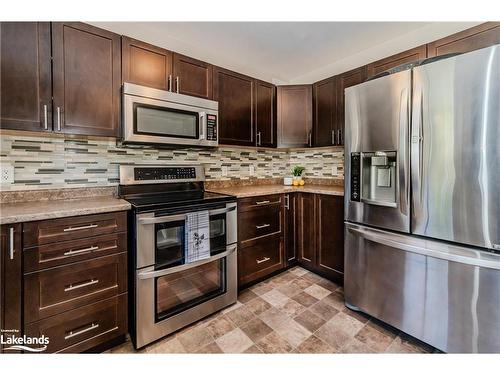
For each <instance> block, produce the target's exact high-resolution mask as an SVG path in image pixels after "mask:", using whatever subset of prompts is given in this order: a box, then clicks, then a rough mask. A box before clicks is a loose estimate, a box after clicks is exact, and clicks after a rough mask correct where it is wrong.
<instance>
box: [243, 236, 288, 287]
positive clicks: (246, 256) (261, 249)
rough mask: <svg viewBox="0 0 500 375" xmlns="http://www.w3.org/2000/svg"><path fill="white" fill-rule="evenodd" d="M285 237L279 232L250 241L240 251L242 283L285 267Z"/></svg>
mask: <svg viewBox="0 0 500 375" xmlns="http://www.w3.org/2000/svg"><path fill="white" fill-rule="evenodd" d="M283 266H284V262H283V239H282V237H281V235H279V234H277V235H274V236H270V237H265V238H260V239H257V240H253V241H248V242H247V244H245V245H244V246H241V247H240V250H239V253H238V273H239V283H240V285H243V284H246V283H249V282H251V281H254V280H256V279H259V278H261V277H263V276H266V275H268V274H270V273H272V272H274V271H277V270H279V269H281V268H283Z"/></svg>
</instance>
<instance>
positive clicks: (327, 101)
mask: <svg viewBox="0 0 500 375" xmlns="http://www.w3.org/2000/svg"><path fill="white" fill-rule="evenodd" d="M336 88H337V78H336V77H331V78H327V79H324V80H322V81H319V82H316V83H315V84H314V85H313V103H314V113H313V116H314V117H313V132H312V134H313V146H316V147H320V146H332V145H336V144H337V133H336V132H335V130H336V127H335V125H336V116H337V90H336Z"/></svg>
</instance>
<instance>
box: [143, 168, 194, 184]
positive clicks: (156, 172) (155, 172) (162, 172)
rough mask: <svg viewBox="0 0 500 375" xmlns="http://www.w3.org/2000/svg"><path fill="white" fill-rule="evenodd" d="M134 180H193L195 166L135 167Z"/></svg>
mask: <svg viewBox="0 0 500 375" xmlns="http://www.w3.org/2000/svg"><path fill="white" fill-rule="evenodd" d="M134 179H135V180H136V181H158V180H160V181H161V180H195V179H196V168H194V167H162V168H158V167H154V168H151V167H136V168H134Z"/></svg>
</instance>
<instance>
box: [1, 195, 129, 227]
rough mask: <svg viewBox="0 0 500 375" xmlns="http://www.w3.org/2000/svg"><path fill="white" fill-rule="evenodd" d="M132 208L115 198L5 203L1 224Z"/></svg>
mask: <svg viewBox="0 0 500 375" xmlns="http://www.w3.org/2000/svg"><path fill="white" fill-rule="evenodd" d="M130 208H131V206H130V203H128V202H127V201H126V200H123V199H118V198H115V197H113V196H100V197H91V198H90V197H89V198H80V199H61V200H46V201H38V202H16V203H5V204H1V205H0V224H12V223H21V222H26V221H36V220H45V219H55V218H60V217H68V216H78V215H91V214H99V213H105V212H114V211H124V210H129V209H130Z"/></svg>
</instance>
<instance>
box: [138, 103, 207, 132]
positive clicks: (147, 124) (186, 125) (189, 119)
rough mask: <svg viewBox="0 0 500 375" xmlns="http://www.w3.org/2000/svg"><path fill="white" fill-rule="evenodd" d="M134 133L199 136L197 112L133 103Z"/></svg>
mask: <svg viewBox="0 0 500 375" xmlns="http://www.w3.org/2000/svg"><path fill="white" fill-rule="evenodd" d="M134 133H136V134H145V135H153V136H161V137H174V138H189V139H198V138H199V114H198V112H191V111H184V110H180V109H174V108H166V107H158V106H152V105H146V104H139V103H134Z"/></svg>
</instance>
